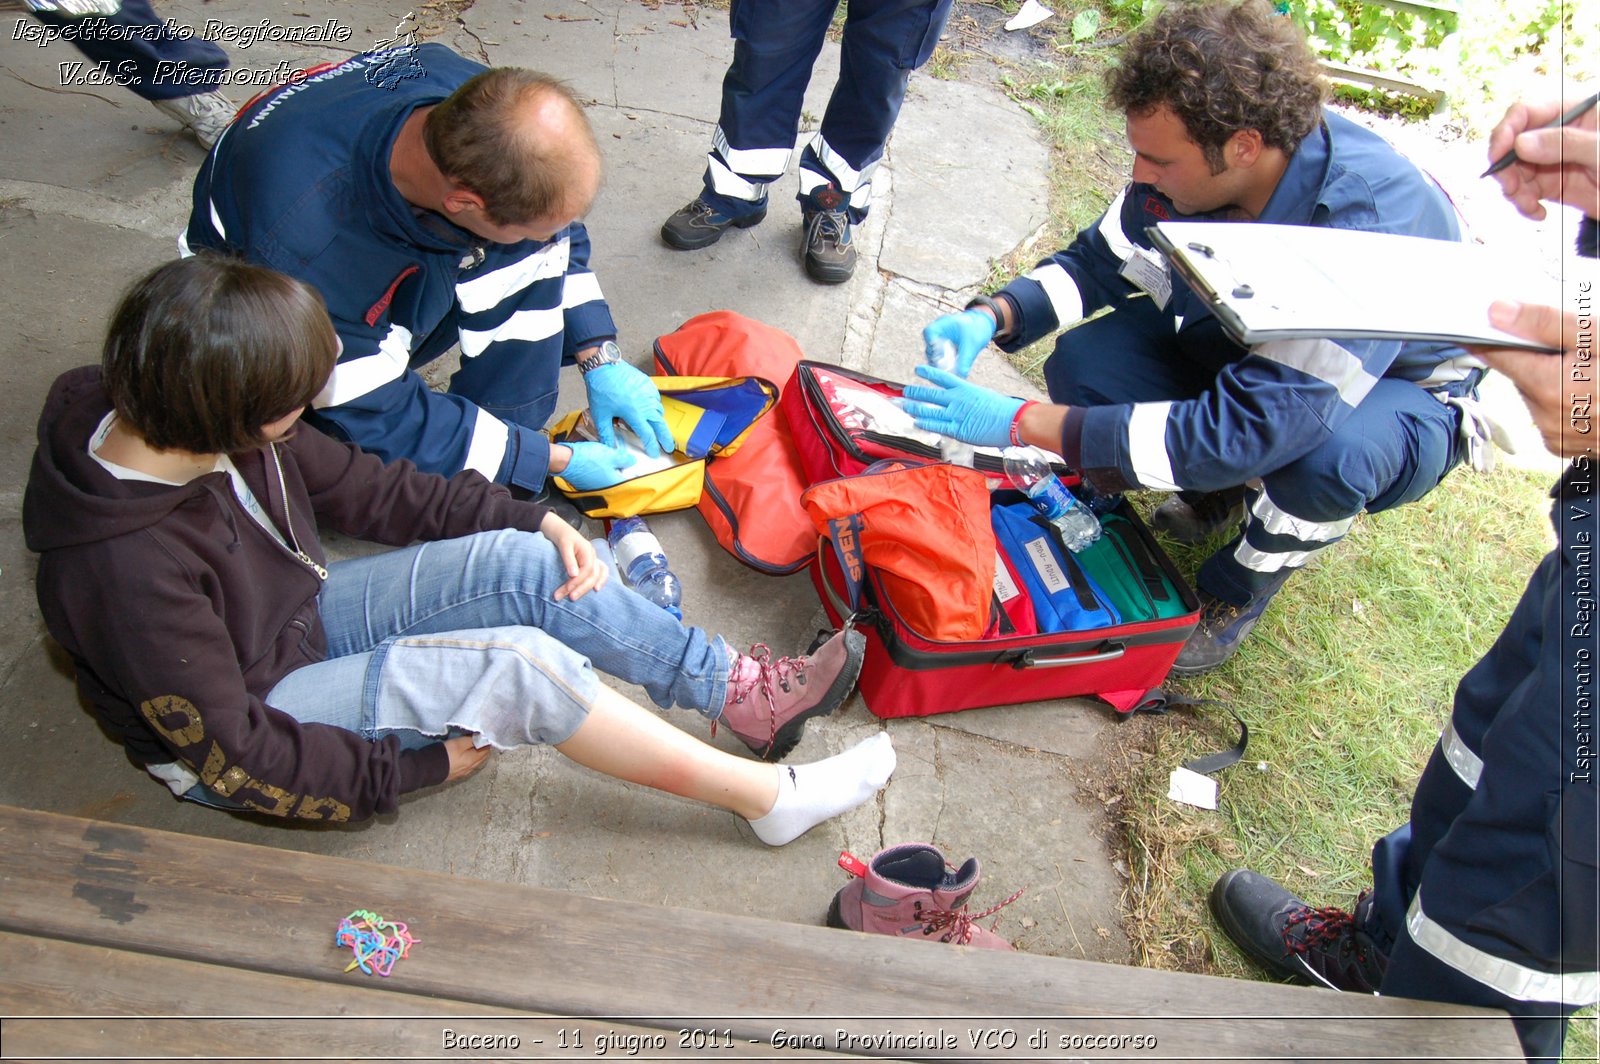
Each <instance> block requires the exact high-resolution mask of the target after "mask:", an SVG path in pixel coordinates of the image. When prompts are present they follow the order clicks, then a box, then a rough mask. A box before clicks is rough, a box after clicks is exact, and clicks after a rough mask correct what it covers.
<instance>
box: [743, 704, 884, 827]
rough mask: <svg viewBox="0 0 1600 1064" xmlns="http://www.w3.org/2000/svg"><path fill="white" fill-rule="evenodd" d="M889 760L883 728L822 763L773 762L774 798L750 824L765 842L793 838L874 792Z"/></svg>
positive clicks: (869, 796) (881, 785)
mask: <svg viewBox="0 0 1600 1064" xmlns="http://www.w3.org/2000/svg"><path fill="white" fill-rule="evenodd" d="M894 762H895V759H894V744H893V743H891V742H890V741H889V734H888V733H887V732H879V733H878V734H877V735H874V736H873V737H872V738H870V739H867V740H864V741H863V742H859V743H857V744H856V745H855V746H852V747H851V748H850V749H848V750H846V751H845V752H844V753H842V754H838V755H836V756H834V757H830V758H828V759H827V760H825V761H814V762H812V763H811V764H809V765H774V766H773V767H774V768H776V769H777V770H778V800H777V801H776V802H774V803H773V804H772V811H771V812H769V813H768V814H767V815H766V816H764V817H759V818H757V819H755V820H752V821H750V826H751V827H752V828H754V829H755V832H756V837H757V838H759V839H760V840H761V841H762V842H764V843H766V844H767V845H768V846H782V845H784V844H785V843H788V842H793V841H794V840H795V839H798V838H799V837H800V836H801V835H804V834H805V833H806V832H808V831H810V830H811V829H812V828H814V827H816V826H817V825H818V824H820V823H822V822H823V821H824V820H831V819H832V818H834V817H836V816H838V815H839V814H840V813H843V812H845V811H846V810H849V809H854V808H855V807H856V806H858V805H860V804H861V803H862V802H865V801H866V800H867V799H868V798H871V797H872V796H873V795H874V794H877V793H878V791H879V790H880V789H882V787H883V785H884V784H885V783H888V782H889V774H890V773H892V772H893V771H894Z"/></svg>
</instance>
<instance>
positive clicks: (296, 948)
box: [0, 806, 1521, 1061]
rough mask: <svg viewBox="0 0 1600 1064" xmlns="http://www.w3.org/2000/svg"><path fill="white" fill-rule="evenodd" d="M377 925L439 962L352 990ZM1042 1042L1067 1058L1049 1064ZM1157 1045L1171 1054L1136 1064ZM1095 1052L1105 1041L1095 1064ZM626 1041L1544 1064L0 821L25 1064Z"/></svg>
mask: <svg viewBox="0 0 1600 1064" xmlns="http://www.w3.org/2000/svg"><path fill="white" fill-rule="evenodd" d="M819 902H820V899H819ZM355 909H371V910H374V911H376V912H378V913H381V914H383V915H385V916H387V917H390V918H392V919H396V920H403V921H405V922H406V923H407V924H408V925H409V927H410V930H411V932H412V934H414V935H415V936H416V938H417V939H418V945H417V946H416V947H414V948H413V950H412V952H411V955H410V956H409V957H407V958H406V959H404V960H402V961H400V962H399V963H398V964H397V966H396V968H395V971H394V974H393V975H392V977H390V978H387V979H385V978H379V977H375V976H365V975H362V974H361V973H360V972H359V971H356V972H350V973H346V972H345V970H344V968H345V965H346V963H347V962H348V961H349V960H350V957H351V954H350V952H349V950H343V951H341V950H340V949H338V948H337V947H336V946H335V944H334V930H335V928H336V927H337V925H338V923H339V921H340V919H341V918H343V917H344V916H345V915H346V914H348V913H349V912H351V911H352V910H355ZM573 1017H582V1019H573ZM841 1032H842V1033H841ZM1041 1032H1042V1034H1043V1039H1044V1041H1045V1042H1046V1043H1047V1047H1046V1048H1043V1049H1041V1048H1038V1047H1030V1046H1029V1045H1028V1040H1029V1038H1030V1036H1032V1037H1034V1038H1035V1040H1036V1041H1037V1040H1038V1038H1039V1034H1040V1033H1041ZM452 1034H453V1035H454V1037H455V1038H456V1039H457V1043H456V1048H455V1049H451V1048H450V1045H451V1043H450V1041H449V1039H450V1037H451V1036H452ZM1136 1036H1143V1037H1144V1038H1146V1039H1154V1040H1155V1044H1154V1045H1153V1046H1150V1047H1148V1048H1144V1049H1137V1050H1136V1049H1134V1048H1132V1045H1133V1043H1130V1042H1129V1041H1128V1040H1129V1039H1132V1038H1134V1037H1136ZM1085 1037H1089V1038H1097V1039H1100V1040H1101V1041H1099V1042H1097V1043H1094V1044H1091V1045H1087V1046H1084V1047H1082V1048H1074V1046H1075V1045H1076V1044H1077V1043H1073V1042H1072V1041H1071V1040H1072V1039H1082V1038H1085ZM1119 1038H1120V1039H1123V1043H1122V1045H1123V1047H1122V1048H1120V1049H1117V1048H1106V1047H1107V1046H1109V1045H1114V1042H1113V1041H1112V1040H1115V1039H1119ZM464 1039H472V1040H474V1041H473V1042H472V1046H471V1047H463V1043H462V1040H464ZM513 1039H514V1040H515V1043H514V1044H513V1042H512V1041H511V1040H513ZM602 1041H603V1042H604V1046H605V1048H606V1049H607V1053H606V1054H605V1055H608V1056H628V1057H632V1058H633V1059H663V1058H668V1057H674V1056H679V1057H683V1058H686V1059H720V1058H729V1059H737V1058H739V1057H759V1058H762V1059H784V1058H785V1057H786V1056H788V1057H803V1058H804V1059H819V1058H826V1057H829V1056H833V1055H835V1054H842V1055H845V1056H875V1057H885V1056H886V1057H891V1058H901V1059H926V1060H933V1059H938V1060H948V1059H952V1058H957V1057H970V1058H977V1059H989V1060H1005V1059H1036V1060H1037V1059H1059V1058H1062V1057H1071V1058H1079V1059H1082V1058H1085V1057H1087V1058H1092V1059H1167V1060H1172V1059H1187V1058H1191V1057H1193V1058H1204V1059H1207V1060H1218V1059H1228V1058H1235V1057H1239V1058H1244V1057H1249V1058H1255V1059H1263V1058H1276V1057H1283V1056H1287V1057H1293V1058H1295V1059H1297V1060H1329V1061H1354V1060H1373V1059H1387V1058H1407V1059H1411V1060H1443V1059H1451V1060H1455V1059H1468V1058H1471V1059H1485V1058H1501V1057H1504V1058H1506V1059H1521V1051H1520V1049H1519V1048H1518V1044H1517V1040H1516V1037H1515V1034H1514V1033H1513V1031H1512V1028H1511V1024H1510V1022H1509V1020H1508V1019H1507V1018H1506V1016H1505V1015H1504V1014H1503V1013H1500V1012H1495V1011H1492V1010H1483V1009H1469V1008H1464V1007H1455V1006H1445V1005H1437V1004H1431V1003H1426V1002H1414V1001H1404V1000H1399V999H1389V998H1371V997H1361V996H1357V995H1352V994H1336V993H1332V992H1330V991H1321V990H1311V989H1307V988H1299V987H1289V986H1280V985H1276V984H1271V983H1258V982H1246V981H1241V980H1229V979H1218V978H1212V977H1208V976H1198V975H1184V974H1180V973H1174V972H1161V971H1151V970H1145V969H1139V968H1131V967H1122V966H1118V965H1106V964H1096V963H1092V962H1088V961H1077V960H1068V959H1064V958H1057V957H1044V956H1034V955H1030V954H1025V953H991V952H985V951H980V950H972V949H966V948H958V947H947V946H939V945H932V944H928V943H921V942H906V941H901V940H895V939H889V938H885V937H882V936H871V935H858V934H854V933H851V932H844V931H834V930H829V929H827V928H822V927H805V926H800V925H795V924H782V923H776V922H772V921H766V920H760V919H754V918H749V917H740V916H722V915H715V914H710V913H703V912H694V911H690V910H684V909H668V908H659V907H654V906H646V905H639V904H632V903H622V902H616V901H607V900H602V899H598V898H588V897H582V896H579V895H575V894H569V893H565V892H562V891H554V890H545V889H541V888H536V887H524V886H516V885H506V884H499V883H486V882H481V881H477V880H469V879H461V878H456V877H452V876H447V875H440V874H435V873H427V872H416V871H409V870H403V869H398V868H391V867H386V866H382V865H374V864H367V863H363V862H359V861H351V860H345V859H341V858H333V857H323V856H317V855H314V854H303V853H293V852H287V851H280V850H274V849H270V848H266V847H259V846H250V845H245V844H240V843H232V842H221V841H217V840H214V839H206V838H197V837H192V836H187V835H178V834H173V833H169V832H163V831H153V830H149V829H145V828H136V827H127V826H123V825H118V824H110V823H105V822H101V821H92V820H83V819H79V818H76V817H67V816H60V815H57V814H52V813H40V812H34V811H29V810H22V809H16V808H12V807H6V806H0V1045H3V1047H4V1049H3V1051H4V1053H5V1054H6V1058H7V1059H13V1058H18V1057H30V1056H45V1055H81V1056H107V1055H116V1056H141V1055H157V1054H167V1053H170V1054H174V1055H204V1054H209V1055H213V1056H232V1055H254V1056H258V1057H259V1056H316V1057H319V1058H321V1059H330V1058H350V1059H355V1058H367V1059H386V1060H394V1059H401V1058H405V1057H411V1058H413V1059H415V1058H417V1057H420V1056H433V1057H438V1056H440V1055H441V1051H442V1052H443V1055H445V1056H449V1057H470V1056H483V1057H497V1058H506V1057H511V1056H515V1057H517V1058H553V1059H579V1058H585V1059H593V1058H594V1057H596V1056H598V1055H600V1054H599V1053H598V1049H599V1048H600V1047H601V1043H602ZM630 1046H631V1047H632V1048H633V1052H632V1053H629V1052H628V1051H627V1049H628V1047H630Z"/></svg>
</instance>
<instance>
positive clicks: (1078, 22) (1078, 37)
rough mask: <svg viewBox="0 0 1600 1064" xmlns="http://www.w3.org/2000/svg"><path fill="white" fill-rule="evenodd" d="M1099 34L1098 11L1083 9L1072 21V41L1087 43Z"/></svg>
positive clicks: (1095, 9) (1091, 8)
mask: <svg viewBox="0 0 1600 1064" xmlns="http://www.w3.org/2000/svg"><path fill="white" fill-rule="evenodd" d="M1099 32H1100V9H1099V8H1094V7H1090V8H1085V9H1084V10H1082V11H1080V12H1078V14H1077V17H1075V18H1074V19H1073V20H1072V39H1073V40H1074V41H1087V40H1088V39H1089V38H1091V37H1093V36H1094V35H1095V34H1096V33H1099Z"/></svg>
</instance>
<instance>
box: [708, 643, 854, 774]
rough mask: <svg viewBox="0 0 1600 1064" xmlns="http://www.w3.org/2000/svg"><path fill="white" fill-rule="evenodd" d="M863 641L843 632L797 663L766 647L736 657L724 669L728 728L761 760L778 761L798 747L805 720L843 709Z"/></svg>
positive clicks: (721, 719)
mask: <svg viewBox="0 0 1600 1064" xmlns="http://www.w3.org/2000/svg"><path fill="white" fill-rule="evenodd" d="M866 649H867V640H866V637H865V636H863V635H862V634H861V633H860V632H858V631H856V630H855V629H853V628H846V629H845V630H844V631H842V632H840V633H838V634H837V635H835V636H834V637H833V638H832V639H830V640H828V641H827V642H826V643H823V644H822V646H820V647H818V648H817V650H816V652H815V653H812V654H807V655H806V656H805V657H800V658H778V659H777V660H776V661H774V660H773V658H772V651H770V650H768V649H767V645H766V644H765V643H757V644H756V645H755V646H753V647H751V648H750V653H748V654H740V655H739V656H738V657H737V658H735V659H734V662H733V666H732V667H731V668H730V669H729V670H728V696H727V699H726V700H725V701H724V702H723V704H722V716H721V717H719V718H717V720H715V721H712V723H711V731H712V734H713V735H715V734H716V728H717V724H718V723H719V722H720V723H722V724H726V725H727V726H728V729H729V730H730V731H732V732H733V734H735V735H737V736H738V737H739V738H740V740H742V741H743V742H744V744H745V745H746V746H748V747H749V748H750V749H751V750H752V751H754V752H755V755H756V756H757V757H759V758H760V759H761V760H763V761H782V760H783V759H784V758H785V757H787V756H789V751H791V750H793V749H794V748H795V745H796V744H797V743H799V742H800V736H801V734H802V733H803V732H804V731H805V730H806V721H808V720H810V719H811V718H812V717H824V716H827V715H828V714H829V713H832V712H833V711H834V710H836V709H838V708H839V707H840V706H841V705H843V704H844V700H845V699H846V698H849V697H850V692H851V691H852V690H854V689H855V686H856V677H857V676H859V675H861V660H862V657H863V655H865V653H866Z"/></svg>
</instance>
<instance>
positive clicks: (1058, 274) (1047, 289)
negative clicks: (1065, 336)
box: [1025, 262, 1083, 328]
mask: <svg viewBox="0 0 1600 1064" xmlns="http://www.w3.org/2000/svg"><path fill="white" fill-rule="evenodd" d="M1025 276H1026V277H1027V278H1028V279H1029V280H1031V281H1037V282H1038V284H1039V287H1040V288H1043V289H1044V295H1045V298H1046V299H1048V300H1049V301H1050V309H1052V310H1054V311H1055V312H1056V327H1057V328H1061V327H1062V326H1065V325H1071V324H1072V323H1073V322H1075V321H1078V320H1079V319H1081V318H1082V317H1083V293H1082V292H1080V291H1078V282H1076V281H1074V280H1073V279H1072V275H1071V274H1070V273H1068V272H1067V271H1066V270H1064V269H1062V268H1061V266H1060V265H1059V264H1057V263H1054V262H1050V263H1046V264H1045V265H1043V266H1040V267H1038V268H1037V269H1033V270H1030V271H1028V273H1027V274H1025Z"/></svg>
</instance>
